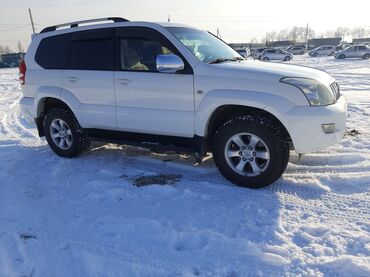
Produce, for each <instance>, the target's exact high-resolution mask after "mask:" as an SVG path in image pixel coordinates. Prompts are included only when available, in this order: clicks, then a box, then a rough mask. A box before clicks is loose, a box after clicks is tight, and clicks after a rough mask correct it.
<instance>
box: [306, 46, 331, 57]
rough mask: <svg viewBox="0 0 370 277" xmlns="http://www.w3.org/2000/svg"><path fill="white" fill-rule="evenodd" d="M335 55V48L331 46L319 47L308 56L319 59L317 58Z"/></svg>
mask: <svg viewBox="0 0 370 277" xmlns="http://www.w3.org/2000/svg"><path fill="white" fill-rule="evenodd" d="M334 54H335V47H334V46H331V45H323V46H320V47H317V48H315V49H313V50H311V51H310V52H308V55H310V56H311V57H317V56H334Z"/></svg>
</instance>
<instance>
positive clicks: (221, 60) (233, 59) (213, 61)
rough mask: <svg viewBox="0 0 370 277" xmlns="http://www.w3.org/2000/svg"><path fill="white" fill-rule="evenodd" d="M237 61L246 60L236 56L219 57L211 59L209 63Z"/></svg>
mask: <svg viewBox="0 0 370 277" xmlns="http://www.w3.org/2000/svg"><path fill="white" fill-rule="evenodd" d="M229 61H231V62H237V61H244V58H242V57H234V58H218V59H216V60H212V61H209V62H208V63H209V64H215V63H223V62H229Z"/></svg>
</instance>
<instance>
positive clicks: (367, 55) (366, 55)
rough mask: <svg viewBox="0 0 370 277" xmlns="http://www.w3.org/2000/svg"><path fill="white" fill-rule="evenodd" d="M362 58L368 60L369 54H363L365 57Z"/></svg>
mask: <svg viewBox="0 0 370 277" xmlns="http://www.w3.org/2000/svg"><path fill="white" fill-rule="evenodd" d="M362 58H363V59H364V60H367V59H369V58H370V54H365V55H363V56H362Z"/></svg>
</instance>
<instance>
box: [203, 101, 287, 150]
mask: <svg viewBox="0 0 370 277" xmlns="http://www.w3.org/2000/svg"><path fill="white" fill-rule="evenodd" d="M243 115H259V116H263V117H267V118H269V119H270V120H271V121H272V122H273V123H274V125H276V126H279V127H280V128H281V130H282V133H283V139H284V140H286V141H288V142H289V143H292V140H291V136H290V134H289V132H288V130H287V128H286V127H285V126H284V124H283V123H282V122H281V121H280V120H279V119H278V118H277V117H276V116H275V115H273V114H272V113H271V112H269V111H267V110H265V109H262V108H256V107H252V106H245V105H236V104H232V105H230V104H228V105H222V106H219V107H217V108H216V109H215V110H214V111H213V112H212V114H211V116H210V118H209V120H208V122H207V125H206V128H205V138H206V141H207V144H208V145H212V138H213V137H214V135H215V134H216V132H217V130H218V129H219V128H220V127H221V126H222V125H223V124H224V123H226V122H228V121H229V120H231V119H232V118H235V117H238V116H243Z"/></svg>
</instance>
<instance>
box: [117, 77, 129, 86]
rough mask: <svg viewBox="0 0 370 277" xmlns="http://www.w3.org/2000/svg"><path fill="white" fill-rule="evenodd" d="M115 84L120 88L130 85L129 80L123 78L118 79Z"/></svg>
mask: <svg viewBox="0 0 370 277" xmlns="http://www.w3.org/2000/svg"><path fill="white" fill-rule="evenodd" d="M116 82H117V83H119V84H121V85H122V86H127V85H128V84H130V83H132V81H131V80H129V79H125V78H118V79H116Z"/></svg>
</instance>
